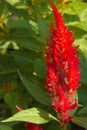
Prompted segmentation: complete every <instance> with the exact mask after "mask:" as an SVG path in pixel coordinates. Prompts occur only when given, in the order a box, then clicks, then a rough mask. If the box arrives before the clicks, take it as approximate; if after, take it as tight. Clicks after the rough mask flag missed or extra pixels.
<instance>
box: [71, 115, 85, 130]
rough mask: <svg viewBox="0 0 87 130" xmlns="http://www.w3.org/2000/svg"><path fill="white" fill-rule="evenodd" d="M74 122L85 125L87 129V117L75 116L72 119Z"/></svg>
mask: <svg viewBox="0 0 87 130" xmlns="http://www.w3.org/2000/svg"><path fill="white" fill-rule="evenodd" d="M72 122H73V123H75V124H77V125H78V126H81V127H84V128H85V129H87V117H76V116H75V117H74V118H73V120H72Z"/></svg>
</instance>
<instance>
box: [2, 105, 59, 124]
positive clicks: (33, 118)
mask: <svg viewBox="0 0 87 130" xmlns="http://www.w3.org/2000/svg"><path fill="white" fill-rule="evenodd" d="M51 120H56V121H58V120H57V119H56V118H55V117H54V116H52V115H51V114H50V113H48V112H46V111H45V110H42V109H40V108H35V107H34V108H30V109H26V110H23V111H21V112H18V113H16V114H14V115H13V116H12V117H10V118H8V119H6V120H4V121H2V122H10V121H25V122H32V123H35V124H43V123H47V122H49V121H51Z"/></svg>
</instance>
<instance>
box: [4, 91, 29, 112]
mask: <svg viewBox="0 0 87 130" xmlns="http://www.w3.org/2000/svg"><path fill="white" fill-rule="evenodd" d="M4 100H5V103H7V104H8V106H9V107H10V109H11V112H12V113H13V114H14V113H15V112H17V109H16V107H15V106H16V105H19V106H21V107H22V106H23V107H24V108H25V107H27V103H26V101H25V100H22V99H21V95H20V93H19V94H17V92H16V93H12V94H9V93H6V95H5V96H4ZM27 108H28V107H27Z"/></svg>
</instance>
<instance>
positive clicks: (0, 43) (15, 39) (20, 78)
mask: <svg viewBox="0 0 87 130" xmlns="http://www.w3.org/2000/svg"><path fill="white" fill-rule="evenodd" d="M53 2H54V3H55V4H56V5H57V7H58V9H59V11H60V12H61V13H62V14H63V17H64V20H65V23H66V25H67V26H69V29H70V30H75V36H76V40H75V43H74V44H75V45H79V46H80V47H79V55H80V58H81V62H80V68H81V86H82V87H81V88H80V89H79V90H78V97H79V104H81V105H79V106H80V107H79V108H78V109H77V111H76V112H75V116H76V117H75V118H74V119H73V120H72V122H73V123H76V124H77V125H80V126H82V127H84V128H86V129H87V110H86V108H87V96H86V94H87V3H86V2H82V1H81V0H78V1H77V0H53ZM52 21H53V15H52V11H51V7H50V4H49V1H47V0H0V115H1V116H0V120H4V119H6V118H8V117H10V116H11V115H13V114H15V113H16V112H17V109H16V107H15V106H16V105H18V106H20V107H22V108H23V109H28V108H31V107H40V108H41V109H43V110H44V111H45V112H47V113H51V114H52V115H54V116H55V112H54V111H53V110H52V108H51V107H50V98H49V96H48V94H47V92H46V91H45V89H44V86H45V77H46V66H45V55H44V54H43V52H44V51H45V47H46V42H47V39H48V36H49V31H48V30H49V26H50V23H51V22H52ZM38 116H41V114H40V115H38ZM33 118H35V115H34V117H33ZM47 119H48V117H46V120H47ZM43 120H44V119H43ZM48 121H50V119H48ZM48 121H47V122H48ZM31 122H32V119H31ZM80 122H82V123H80ZM83 122H84V123H83ZM44 123H45V121H44ZM23 124H24V123H22V124H21V123H20V122H13V123H6V124H3V123H0V129H1V130H15V129H18V130H22V129H23V130H24V129H25V128H24V126H23ZM57 125H58V123H57V122H56V121H53V122H52V121H51V122H49V123H48V124H47V125H43V128H44V130H51V129H52V130H53V129H54V128H55V130H58V129H59V128H58V127H57ZM69 130H70V128H69Z"/></svg>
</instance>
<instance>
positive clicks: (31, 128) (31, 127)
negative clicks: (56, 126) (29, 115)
mask: <svg viewBox="0 0 87 130" xmlns="http://www.w3.org/2000/svg"><path fill="white" fill-rule="evenodd" d="M25 126H26V128H27V130H42V128H41V126H40V125H38V124H33V123H26V125H25Z"/></svg>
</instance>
